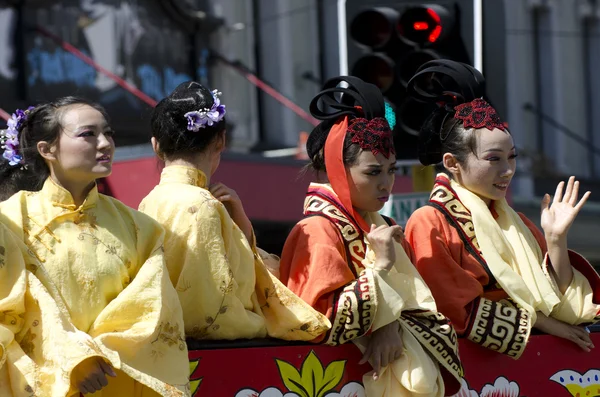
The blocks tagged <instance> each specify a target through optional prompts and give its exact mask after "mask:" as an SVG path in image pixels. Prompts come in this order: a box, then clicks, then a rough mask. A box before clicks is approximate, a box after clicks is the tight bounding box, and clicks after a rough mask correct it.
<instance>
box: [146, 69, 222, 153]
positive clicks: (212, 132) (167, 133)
mask: <svg viewBox="0 0 600 397" xmlns="http://www.w3.org/2000/svg"><path fill="white" fill-rule="evenodd" d="M213 103H214V99H213V95H212V92H211V91H210V90H209V89H208V88H206V87H204V86H203V85H202V84H200V83H197V82H195V81H187V82H185V83H181V84H179V85H178V86H177V87H176V88H175V90H173V92H171V94H169V96H168V97H166V98H163V99H162V100H161V101H160V102H159V103H158V105H156V107H155V108H154V111H153V112H152V119H151V122H150V123H151V124H150V125H151V128H152V136H153V137H154V138H155V139H156V140H157V141H158V145H159V150H160V154H161V155H163V156H165V157H166V158H170V159H174V158H179V157H185V156H188V155H193V154H196V153H200V152H203V151H204V150H205V149H206V148H207V147H208V146H209V145H210V144H211V143H212V142H213V140H214V139H215V138H216V137H217V136H219V134H220V133H222V132H223V131H225V117H223V118H222V119H221V120H220V121H219V122H218V123H215V124H213V125H212V126H208V125H207V126H205V128H201V129H200V130H199V131H197V132H195V131H189V130H188V129H187V118H186V117H185V114H186V113H188V112H193V111H197V110H201V109H205V108H206V109H210V108H211V107H212V105H213Z"/></svg>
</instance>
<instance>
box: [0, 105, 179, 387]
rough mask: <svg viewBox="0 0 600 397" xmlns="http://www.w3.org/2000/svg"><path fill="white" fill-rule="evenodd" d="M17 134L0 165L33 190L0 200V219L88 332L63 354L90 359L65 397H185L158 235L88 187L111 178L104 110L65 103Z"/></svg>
mask: <svg viewBox="0 0 600 397" xmlns="http://www.w3.org/2000/svg"><path fill="white" fill-rule="evenodd" d="M9 127H11V126H10V125H9ZM11 128H12V127H11ZM16 131H17V132H18V133H19V140H18V143H19V145H18V147H17V148H16V149H17V150H18V153H19V156H21V157H20V158H19V157H17V158H15V157H14V156H10V155H9V156H5V158H6V157H10V158H11V159H10V160H9V165H10V166H12V167H14V168H13V170H14V171H13V172H14V173H17V174H18V175H21V177H22V178H29V179H30V180H31V178H37V179H38V180H39V188H40V190H38V191H35V192H32V191H20V192H17V193H15V194H14V195H13V196H11V197H10V198H9V199H8V200H6V201H4V202H2V203H0V221H1V222H3V223H4V224H5V225H7V226H8V227H9V228H10V229H11V230H12V231H13V232H14V233H15V234H16V235H17V236H18V237H19V238H20V239H21V240H22V241H23V242H24V243H25V244H26V246H27V248H28V249H29V251H30V252H31V253H32V255H34V256H35V257H36V259H37V260H38V261H39V262H40V265H41V267H43V270H44V272H45V273H46V274H47V275H48V280H46V285H47V289H48V290H49V291H56V299H55V301H56V302H57V303H58V304H59V305H60V304H64V307H65V309H66V310H68V314H69V316H70V320H71V321H72V323H73V324H74V325H75V326H76V328H77V329H78V330H80V331H82V333H85V335H86V339H85V340H84V341H83V342H82V343H81V346H80V345H78V344H74V345H73V346H68V347H65V349H64V352H62V354H63V355H64V356H66V357H69V356H71V355H75V356H76V355H78V354H79V352H80V350H81V349H85V348H87V349H88V350H90V351H92V352H93V354H90V355H89V356H90V357H89V358H88V359H86V360H85V361H84V362H81V363H80V364H79V367H78V368H79V369H80V371H79V372H78V373H77V374H73V375H71V382H72V386H73V387H72V388H71V391H70V393H69V394H68V395H69V396H71V395H77V394H79V392H82V393H94V394H93V395H94V396H156V395H162V396H185V395H189V391H188V390H189V384H188V376H187V375H188V372H189V371H188V361H187V348H186V345H185V339H184V334H183V321H182V314H181V306H180V304H179V302H178V299H177V295H176V292H175V290H174V289H173V286H172V285H171V283H170V281H169V278H168V274H167V271H166V267H165V263H164V255H163V237H164V231H163V229H162V228H161V227H160V225H158V224H157V223H156V222H155V221H153V220H152V219H151V218H149V217H148V216H146V215H144V214H142V213H140V212H137V211H135V210H132V209H130V208H128V207H126V206H125V205H124V204H122V203H120V202H119V201H117V200H115V199H113V198H110V197H107V196H104V195H102V194H99V193H98V191H97V187H96V183H95V180H96V178H98V177H103V176H107V175H109V174H110V172H111V164H112V157H113V153H114V141H113V138H112V135H113V132H112V130H111V129H110V126H109V124H108V122H107V118H106V116H105V114H104V111H103V109H102V108H100V107H99V106H98V105H96V104H93V103H89V102H87V101H85V100H82V99H78V98H73V97H67V98H63V99H60V100H58V101H56V102H53V103H49V104H44V105H41V106H38V107H36V108H34V109H32V110H30V111H29V112H27V113H24V114H23V117H22V119H21V120H20V121H19V123H18V126H17V127H16ZM13 154H14V153H13ZM4 166H6V165H4ZM19 173H20V174H19ZM44 342H45V340H44V339H43V338H42V337H41V335H35V334H33V333H32V334H31V335H30V339H29V341H28V343H30V344H31V345H32V346H33V347H32V348H33V349H38V348H41V347H42V346H43V345H44ZM71 350H73V352H71ZM51 358H52V359H57V358H56V357H51ZM57 360H58V359H57ZM58 361H59V362H60V361H61V360H58ZM62 364H64V363H62ZM59 368H60V370H61V371H67V370H68V368H64V365H61V366H59Z"/></svg>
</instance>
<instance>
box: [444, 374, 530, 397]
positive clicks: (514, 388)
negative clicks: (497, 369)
mask: <svg viewBox="0 0 600 397" xmlns="http://www.w3.org/2000/svg"><path fill="white" fill-rule="evenodd" d="M460 382H461V384H462V387H461V388H460V391H459V392H458V393H457V394H455V395H454V396H453V397H521V395H520V390H519V385H518V384H517V382H511V381H509V380H508V379H506V378H505V377H503V376H501V377H499V378H496V381H495V382H494V384H493V385H492V384H487V385H485V386H483V389H481V392H480V393H478V392H477V391H476V390H473V389H471V388H469V384H468V383H467V381H466V380H465V379H461V381H460Z"/></svg>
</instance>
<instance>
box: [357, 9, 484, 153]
mask: <svg viewBox="0 0 600 397" xmlns="http://www.w3.org/2000/svg"><path fill="white" fill-rule="evenodd" d="M473 18H474V13H473V1H472V0H462V1H451V0H442V1H422V2H419V1H415V0H412V1H410V0H408V1H407V0H388V1H383V0H380V1H375V0H371V1H369V0H346V20H347V22H348V24H347V28H348V36H349V40H348V72H349V74H350V75H353V76H357V77H360V78H361V79H363V80H365V81H367V82H369V83H373V84H375V85H377V86H378V87H379V88H380V89H381V91H382V92H383V94H384V96H385V98H386V103H387V108H388V109H389V112H388V116H389V117H392V118H393V119H394V122H395V123H394V124H395V126H393V127H392V129H393V131H394V143H395V145H396V152H397V155H398V158H400V159H414V158H416V156H417V140H418V138H417V135H418V131H419V129H420V128H421V125H422V124H423V121H424V120H425V118H426V117H427V116H428V115H429V114H430V113H431V111H432V110H433V108H432V107H431V106H427V105H424V104H422V103H419V102H416V101H414V100H413V99H411V98H409V97H408V96H407V95H406V86H407V83H408V81H409V80H410V78H411V77H412V76H413V75H414V74H415V72H416V71H417V69H418V68H419V67H420V66H421V65H423V64H424V63H425V62H428V61H431V60H434V59H452V60H455V61H459V62H464V63H468V64H471V65H472V64H473V57H474V34H473V20H474V19H473ZM388 121H390V118H388ZM391 124H392V123H391V122H390V126H391Z"/></svg>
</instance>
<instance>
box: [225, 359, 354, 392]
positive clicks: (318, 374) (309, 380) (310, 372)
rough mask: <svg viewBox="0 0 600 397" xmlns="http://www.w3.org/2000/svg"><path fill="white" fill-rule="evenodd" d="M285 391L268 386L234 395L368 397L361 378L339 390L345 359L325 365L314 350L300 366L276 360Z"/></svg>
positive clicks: (245, 390)
mask: <svg viewBox="0 0 600 397" xmlns="http://www.w3.org/2000/svg"><path fill="white" fill-rule="evenodd" d="M275 361H276V363H277V368H278V369H279V375H280V376H281V379H282V380H283V383H284V385H285V387H286V388H287V390H286V391H281V390H279V389H278V388H276V387H268V388H266V389H264V390H262V391H261V392H258V391H256V390H253V389H244V390H240V391H239V392H238V393H237V394H236V395H235V397H325V396H327V397H366V394H365V388H364V387H363V385H362V384H360V383H358V382H348V383H346V384H345V385H344V386H343V387H342V388H341V389H340V392H339V393H338V392H336V391H335V389H336V388H337V387H338V385H339V383H340V382H341V381H342V378H343V377H344V368H345V367H346V361H345V360H338V361H332V362H330V363H329V364H328V365H327V366H323V364H322V363H321V361H320V360H319V358H318V357H317V355H316V354H315V352H314V351H311V352H310V353H309V354H308V356H306V358H305V359H304V361H303V362H302V364H301V366H300V369H299V370H298V369H296V367H294V366H293V365H291V364H290V363H288V362H285V361H283V360H275Z"/></svg>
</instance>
